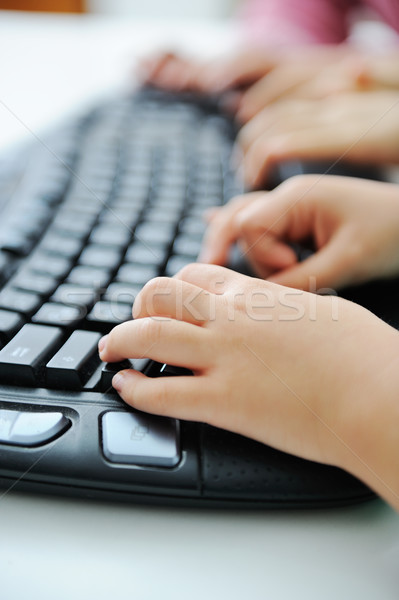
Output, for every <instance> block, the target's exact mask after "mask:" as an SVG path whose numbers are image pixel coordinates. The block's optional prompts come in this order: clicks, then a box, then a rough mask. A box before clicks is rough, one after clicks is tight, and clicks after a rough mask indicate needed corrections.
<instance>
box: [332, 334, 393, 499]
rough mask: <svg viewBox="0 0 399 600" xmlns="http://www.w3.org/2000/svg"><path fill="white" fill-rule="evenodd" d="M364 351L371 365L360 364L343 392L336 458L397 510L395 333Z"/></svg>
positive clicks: (340, 464) (339, 463)
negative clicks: (351, 382) (354, 379)
mask: <svg viewBox="0 0 399 600" xmlns="http://www.w3.org/2000/svg"><path fill="white" fill-rule="evenodd" d="M385 327H386V326H385V325H384V329H385ZM368 352H369V353H370V355H372V361H371V362H374V366H373V367H374V368H372V365H371V364H366V365H364V368H363V369H361V368H360V369H359V372H358V373H357V379H358V384H355V385H354V386H351V389H349V390H348V393H347V394H346V395H345V396H344V402H345V407H343V410H342V413H343V418H342V419H341V422H340V427H341V429H340V430H339V433H340V434H339V437H340V443H339V444H338V449H337V454H336V458H337V463H338V466H341V467H342V468H344V469H346V470H347V471H349V472H350V473H352V474H353V475H355V476H356V477H358V478H359V479H361V480H362V481H364V482H365V483H366V484H367V485H368V486H369V487H370V488H371V489H373V490H374V491H375V492H376V493H377V494H378V495H380V496H381V497H382V498H384V499H385V500H386V501H387V502H389V504H391V505H392V506H393V507H394V508H395V509H396V510H399V333H398V332H396V331H394V330H391V331H390V332H387V335H386V338H385V342H384V344H383V345H382V346H381V345H380V344H378V346H374V344H372V343H370V345H369V347H368Z"/></svg>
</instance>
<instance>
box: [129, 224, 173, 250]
mask: <svg viewBox="0 0 399 600" xmlns="http://www.w3.org/2000/svg"><path fill="white" fill-rule="evenodd" d="M175 229H176V227H175V225H173V224H170V223H160V222H152V221H151V222H149V223H142V224H141V225H139V226H138V227H136V230H135V232H134V239H135V240H138V241H139V242H142V243H149V244H168V243H170V241H171V240H172V239H173V235H174V232H175Z"/></svg>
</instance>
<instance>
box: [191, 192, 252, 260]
mask: <svg viewBox="0 0 399 600" xmlns="http://www.w3.org/2000/svg"><path fill="white" fill-rule="evenodd" d="M258 196H259V193H258V192H255V193H253V194H246V195H245V196H238V197H236V198H234V199H233V200H231V201H230V202H229V203H228V204H226V206H223V207H222V208H220V209H219V210H218V211H217V213H215V214H214V215H213V218H212V220H211V221H210V223H209V227H208V229H207V230H206V232H205V235H204V240H203V243H202V249H201V252H200V255H199V257H198V260H199V262H204V263H211V264H212V263H213V264H218V265H224V264H226V263H227V258H228V253H229V249H230V246H231V244H232V243H233V242H235V241H236V240H237V237H238V232H237V230H236V227H235V217H236V215H237V214H238V213H239V212H240V211H241V210H242V209H243V208H244V207H245V206H247V205H248V204H250V203H251V202H253V201H254V200H255V199H256V198H257V197H258Z"/></svg>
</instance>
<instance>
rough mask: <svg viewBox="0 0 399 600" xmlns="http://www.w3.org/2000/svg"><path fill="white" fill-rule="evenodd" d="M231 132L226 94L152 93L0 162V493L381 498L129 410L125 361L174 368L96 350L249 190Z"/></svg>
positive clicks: (299, 502)
mask: <svg viewBox="0 0 399 600" xmlns="http://www.w3.org/2000/svg"><path fill="white" fill-rule="evenodd" d="M235 135H236V130H235V126H234V123H233V122H232V121H231V119H230V118H228V117H227V116H226V115H224V114H222V113H220V112H219V110H218V107H217V103H216V102H212V101H210V100H204V99H198V98H195V99H194V98H192V97H190V96H189V95H187V96H179V97H175V96H173V95H170V94H166V93H161V92H159V91H156V90H143V91H141V92H138V93H136V94H134V95H133V96H126V97H122V98H116V99H114V100H112V101H109V102H106V103H104V104H103V105H101V106H97V107H95V108H94V109H93V110H92V111H90V112H89V113H88V114H85V115H83V116H82V117H79V118H75V119H74V120H73V121H72V122H69V123H67V124H66V125H65V126H64V125H63V126H60V127H59V128H58V129H57V130H56V131H54V132H52V133H51V134H49V135H48V136H47V137H45V138H44V140H39V139H38V140H36V142H35V143H34V144H33V145H32V146H30V147H29V148H28V149H26V150H24V151H23V152H22V151H21V155H20V156H19V157H18V160H17V161H16V163H15V164H13V166H12V168H10V166H9V165H7V164H6V165H5V166H4V167H3V168H2V169H1V163H0V209H1V222H0V283H1V291H0V348H1V349H0V382H1V384H0V485H1V486H2V488H3V489H5V490H7V489H10V488H16V489H21V490H29V491H37V492H52V493H59V494H63V495H80V496H85V497H99V498H112V499H116V498H119V499H127V500H129V501H141V502H159V503H174V504H184V505H185V504H201V505H206V504H208V505H211V506H217V505H221V506H247V507H252V506H259V507H265V506H266V507H271V506H323V505H331V504H340V503H348V502H353V501H358V500H363V499H366V498H369V497H371V496H372V494H371V492H370V491H369V490H368V489H367V488H366V487H365V486H363V485H362V484H361V483H360V482H358V481H357V480H356V479H354V478H353V477H351V476H349V475H348V474H346V473H344V472H342V471H340V470H339V469H335V468H333V467H326V466H322V465H318V464H316V463H313V462H309V461H304V460H301V459H298V458H294V457H292V456H290V455H287V454H284V453H281V452H277V451H275V450H272V449H271V448H268V447H266V446H263V445H261V444H259V443H257V442H254V441H251V440H248V439H246V438H243V437H241V436H238V435H235V434H231V433H228V432H224V431H221V430H219V429H216V428H213V427H210V426H208V425H205V424H195V423H190V422H179V421H176V420H174V419H168V418H160V417H155V416H151V415H147V414H144V413H140V412H138V411H134V410H132V409H129V408H128V407H126V405H125V404H124V403H123V402H122V401H121V400H120V399H119V398H118V396H117V395H116V393H115V392H113V390H112V388H111V380H112V377H113V375H114V374H115V372H117V370H119V369H121V368H126V367H129V366H132V367H134V368H135V369H139V370H142V371H144V372H146V373H147V374H149V375H152V376H166V375H169V376H174V375H179V372H180V371H179V370H178V369H175V368H171V367H169V366H167V365H157V364H156V363H149V362H148V361H147V360H146V358H145V357H143V358H142V359H139V360H134V361H124V362H123V363H118V364H107V365H103V364H102V363H101V362H100V360H99V357H98V353H97V344H98V341H99V339H100V337H101V335H103V334H104V333H106V332H107V331H109V330H110V329H111V328H112V327H113V326H114V325H116V324H117V323H120V322H123V321H125V320H127V319H130V318H131V307H132V303H133V301H134V298H135V296H136V295H137V293H138V292H139V290H140V289H141V288H142V286H143V285H144V284H145V283H146V282H147V281H148V280H149V279H151V278H153V277H155V276H157V275H173V274H174V273H175V272H176V271H178V270H179V269H180V268H181V267H182V266H183V265H185V264H187V263H189V262H193V261H195V260H196V257H197V255H198V252H199V249H200V245H201V239H202V236H203V233H204V227H205V226H204V222H203V220H202V214H203V212H204V210H205V209H207V208H208V207H211V206H214V205H217V204H222V203H224V202H226V201H227V200H229V198H231V197H232V196H234V195H235V194H237V193H239V192H241V191H242V184H241V183H240V181H239V177H238V176H237V174H236V173H235V172H234V170H233V169H232V160H231V154H232V148H233V144H234V138H235ZM285 168H286V167H285Z"/></svg>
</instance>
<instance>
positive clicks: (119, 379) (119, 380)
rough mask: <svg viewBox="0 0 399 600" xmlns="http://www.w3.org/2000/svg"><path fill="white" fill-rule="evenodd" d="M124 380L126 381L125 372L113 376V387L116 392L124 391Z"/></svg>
mask: <svg viewBox="0 0 399 600" xmlns="http://www.w3.org/2000/svg"><path fill="white" fill-rule="evenodd" d="M123 380H124V373H123V371H119V372H118V373H117V374H116V375H114V376H113V378H112V387H113V388H114V390H116V391H117V392H118V393H119V392H120V391H121V390H122V388H123Z"/></svg>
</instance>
